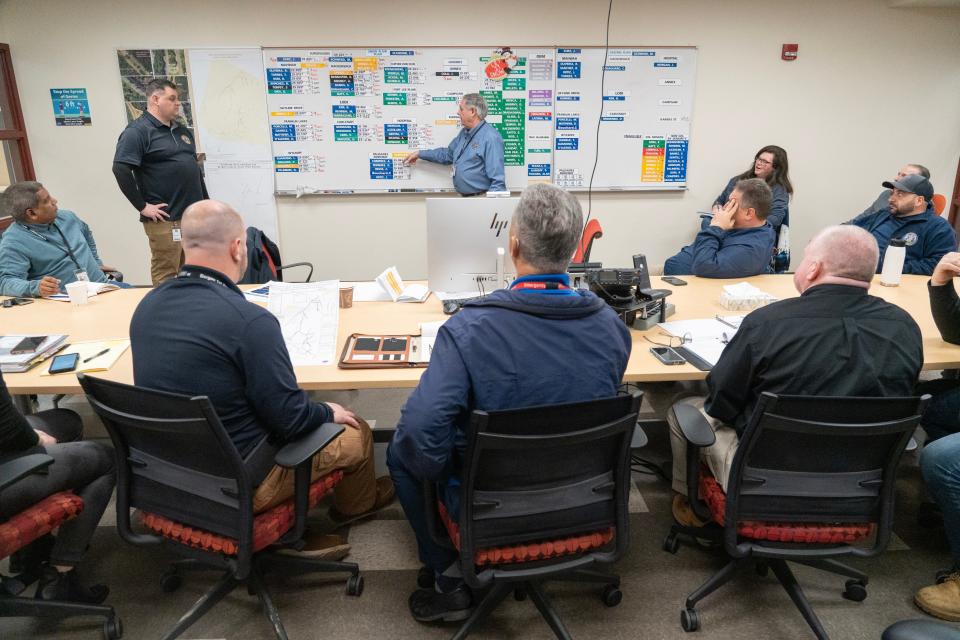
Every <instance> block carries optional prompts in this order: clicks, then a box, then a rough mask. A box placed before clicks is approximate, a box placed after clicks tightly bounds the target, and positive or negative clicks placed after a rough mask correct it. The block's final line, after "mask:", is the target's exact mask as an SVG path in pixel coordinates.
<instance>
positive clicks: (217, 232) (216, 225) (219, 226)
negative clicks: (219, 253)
mask: <svg viewBox="0 0 960 640" xmlns="http://www.w3.org/2000/svg"><path fill="white" fill-rule="evenodd" d="M180 233H181V242H182V243H183V250H184V252H186V253H189V252H191V251H194V250H197V249H200V250H204V251H211V250H217V249H218V248H221V249H225V248H226V246H227V245H228V244H229V243H230V241H231V240H233V239H234V238H236V237H237V236H241V235H244V234H245V233H246V230H245V229H244V226H243V218H241V217H240V214H239V213H237V212H236V211H235V210H234V208H233V207H231V206H230V205H228V204H227V203H226V202H220V201H218V200H201V201H200V202H195V203H193V204H192V205H190V206H189V207H187V210H186V211H185V212H184V214H183V220H182V221H181V222H180Z"/></svg>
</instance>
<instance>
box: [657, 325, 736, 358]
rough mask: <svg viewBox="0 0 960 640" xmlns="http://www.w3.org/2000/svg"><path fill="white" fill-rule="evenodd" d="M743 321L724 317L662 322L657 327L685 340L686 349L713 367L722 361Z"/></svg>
mask: <svg viewBox="0 0 960 640" xmlns="http://www.w3.org/2000/svg"><path fill="white" fill-rule="evenodd" d="M742 320H743V317H742V316H723V317H722V318H720V317H716V318H703V319H696V320H678V321H675V322H661V323H660V324H658V325H657V326H658V327H660V328H661V329H663V330H664V331H666V332H667V333H668V334H670V335H672V336H675V337H677V338H681V339H684V340H685V342H684V344H683V347H684V348H685V349H687V350H688V351H690V352H691V353H693V354H694V355H697V356H699V357H700V358H702V359H703V360H705V361H706V362H707V363H708V364H710V366H713V365H715V364H717V361H718V360H719V359H720V354H722V353H723V349H724V347H726V346H727V342H729V341H730V340H731V339H732V338H733V336H734V335H735V334H736V332H737V327H739V326H740V321H742Z"/></svg>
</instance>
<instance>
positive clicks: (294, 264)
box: [277, 262, 313, 282]
mask: <svg viewBox="0 0 960 640" xmlns="http://www.w3.org/2000/svg"><path fill="white" fill-rule="evenodd" d="M292 267H307V268H308V269H309V271H308V272H307V279H306V280H304V282H310V279H311V278H313V263H311V262H291V263H290V264H282V265H280V266H279V267H277V271H283V270H284V269H290V268H292Z"/></svg>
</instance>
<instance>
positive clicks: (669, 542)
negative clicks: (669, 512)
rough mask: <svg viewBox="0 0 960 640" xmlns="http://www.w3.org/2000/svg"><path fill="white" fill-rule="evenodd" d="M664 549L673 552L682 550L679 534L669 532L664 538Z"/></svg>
mask: <svg viewBox="0 0 960 640" xmlns="http://www.w3.org/2000/svg"><path fill="white" fill-rule="evenodd" d="M663 550H664V551H666V552H667V553H673V554H675V553H676V552H677V551H679V550H680V539H679V538H677V534H675V533H668V534H667V537H666V538H664V539H663Z"/></svg>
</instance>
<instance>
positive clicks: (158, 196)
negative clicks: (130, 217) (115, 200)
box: [113, 78, 208, 286]
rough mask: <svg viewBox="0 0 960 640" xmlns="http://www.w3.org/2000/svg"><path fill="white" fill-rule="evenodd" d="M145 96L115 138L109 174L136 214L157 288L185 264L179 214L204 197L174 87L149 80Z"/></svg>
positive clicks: (195, 157) (201, 181)
mask: <svg viewBox="0 0 960 640" xmlns="http://www.w3.org/2000/svg"><path fill="white" fill-rule="evenodd" d="M146 94H147V111H146V112H145V113H144V114H143V115H142V116H140V117H139V118H137V119H136V120H134V121H133V122H131V123H130V124H128V125H127V128H126V129H124V130H123V133H121V134H120V139H119V140H118V141H117V151H116V153H115V154H114V156H113V175H114V176H116V178H117V184H118V185H120V191H122V192H123V195H125V196H126V197H127V200H129V201H130V204H132V205H133V207H134V208H135V209H136V210H137V211H139V212H140V222H142V223H143V228H144V230H145V231H146V233H147V238H148V240H149V241H150V255H151V258H150V277H151V279H152V280H153V286H157V285H159V284H160V283H161V282H163V281H164V280H167V279H169V278H172V277H174V276H175V275H177V270H178V269H179V268H180V267H181V266H182V265H183V251H182V250H181V248H180V218H181V216H183V212H184V211H185V210H186V208H187V207H189V206H190V205H191V204H193V203H194V202H197V201H199V200H204V199H206V198H207V197H208V196H207V187H206V185H205V184H204V182H203V175H202V174H201V172H200V165H199V164H198V162H197V147H196V144H195V141H194V139H193V133H191V132H190V130H189V129H187V128H186V127H185V126H184V125H183V124H181V123H180V122H179V121H178V119H177V118H178V117H179V115H180V97H179V92H178V90H177V85H175V84H173V83H172V82H170V81H169V80H163V79H160V78H157V79H154V80H151V81H150V83H149V84H147V88H146Z"/></svg>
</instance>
